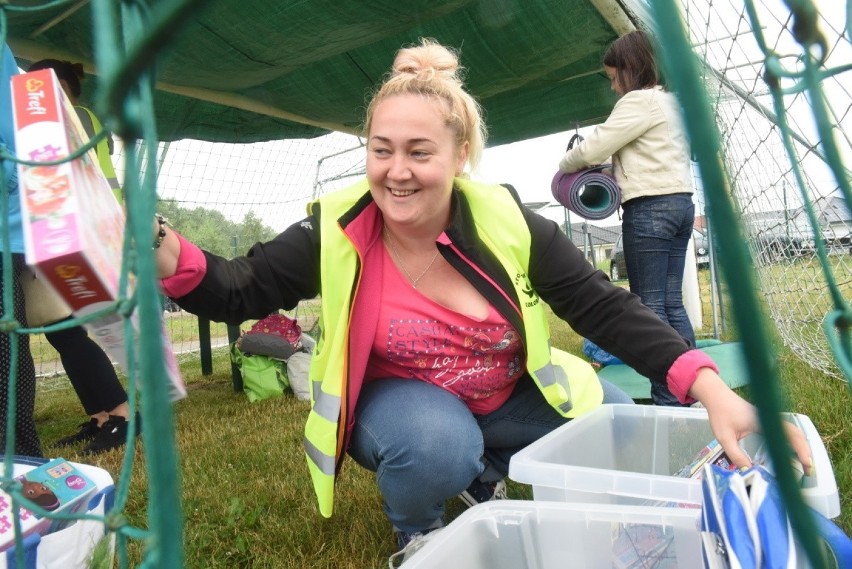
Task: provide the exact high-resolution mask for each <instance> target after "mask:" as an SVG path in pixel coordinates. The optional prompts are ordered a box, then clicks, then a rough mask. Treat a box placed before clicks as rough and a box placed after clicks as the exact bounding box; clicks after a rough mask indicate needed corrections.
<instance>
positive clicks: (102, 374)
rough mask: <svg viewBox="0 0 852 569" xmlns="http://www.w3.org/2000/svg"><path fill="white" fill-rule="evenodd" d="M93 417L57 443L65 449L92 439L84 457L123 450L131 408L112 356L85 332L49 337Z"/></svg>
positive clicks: (63, 332) (61, 332) (79, 328)
mask: <svg viewBox="0 0 852 569" xmlns="http://www.w3.org/2000/svg"><path fill="white" fill-rule="evenodd" d="M45 336H46V337H47V341H48V342H50V345H51V346H53V347H54V349H55V350H56V351H57V352H59V358H60V360H61V361H62V366H63V367H64V368H65V373H66V374H68V379H69V380H70V381H71V385H72V386H73V387H74V391H76V392H77V397H78V398H79V399H80V403H82V405H83V409H84V410H85V411H86V413H87V414H88V415H89V416H90V420H89V422H88V423H83V424H82V425H81V426H80V430H79V431H78V432H77V433H75V434H73V435H70V436H68V437H65V438H64V439H61V440H59V441H58V442H57V444H58V445H60V446H63V445H67V444H73V443H76V442H80V441H83V440H89V439H92V443H91V444H89V445H88V446H87V447H86V448H85V449H84V453H92V454H95V453H98V452H103V451H105V450H109V449H112V448H118V447H120V446H122V445H123V444H124V442H125V440H126V435H127V421H128V419H129V417H130V408H129V406H128V404H127V392H126V391H125V390H124V387H122V385H121V383H120V382H119V380H118V375H116V372H115V368H114V367H113V365H112V362H111V361H110V359H109V356H107V354H106V353H105V352H104V351H103V350H102V349H101V347H100V346H98V345H97V344H96V343H95V341H94V340H92V339H91V338H90V337H89V334H88V333H87V332H86V330H85V328H83V327H82V326H74V327H71V328H67V329H65V330H58V331H55V332H49V333H47V334H45Z"/></svg>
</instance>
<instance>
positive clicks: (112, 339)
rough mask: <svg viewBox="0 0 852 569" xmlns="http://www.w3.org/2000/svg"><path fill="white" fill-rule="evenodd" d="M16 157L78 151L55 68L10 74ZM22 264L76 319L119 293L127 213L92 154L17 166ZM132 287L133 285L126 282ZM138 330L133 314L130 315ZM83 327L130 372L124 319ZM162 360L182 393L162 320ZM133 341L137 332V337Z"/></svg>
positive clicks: (80, 138) (72, 116)
mask: <svg viewBox="0 0 852 569" xmlns="http://www.w3.org/2000/svg"><path fill="white" fill-rule="evenodd" d="M12 102H13V107H14V118H15V143H16V146H17V151H18V156H20V157H21V158H24V159H26V160H31V161H38V162H50V161H57V160H61V159H63V158H66V157H67V156H69V155H71V154H72V153H73V152H75V151H76V150H77V149H78V148H80V147H81V146H82V145H83V144H84V141H87V140H88V136H87V135H86V133H85V131H84V130H83V127H82V125H81V124H80V121H79V119H78V118H77V113H76V112H75V111H74V108H73V106H72V105H71V103H70V101H69V100H68V98H67V97H66V95H65V93H64V92H63V90H62V88H61V86H60V84H59V81H58V80H57V78H56V75H55V74H54V72H53V70H52V69H44V70H39V71H34V72H31V73H24V74H21V75H15V76H13V77H12ZM18 174H19V183H20V190H21V191H20V195H21V210H22V212H23V216H22V217H23V229H24V242H25V246H26V260H27V264H28V265H30V266H31V267H33V270H34V271H35V272H36V273H37V274H38V275H39V277H40V278H42V279H44V280H45V282H47V283H48V284H49V285H50V286H51V287H52V288H53V289H54V290H55V291H56V292H57V293H58V294H59V296H61V297H62V298H63V299H64V300H65V302H66V303H67V304H68V306H70V307H71V309H72V311H73V312H74V315H75V316H86V315H89V314H92V313H93V312H97V311H98V310H102V309H103V308H105V307H108V306H110V305H111V304H112V303H113V302H115V300H116V299H117V298H118V297H119V290H118V284H119V276H120V270H121V261H122V246H123V240H124V224H125V219H124V212H123V210H122V208H121V205H120V204H119V203H118V201H117V200H116V199H115V195H114V194H113V192H112V189H111V188H110V187H109V183H108V182H107V181H106V178H104V175H103V173H102V172H101V170H100V167H99V166H98V161H97V158H96V156H95V153H94V151H93V150H92V151H89V152H87V153H85V154H84V155H83V156H81V157H80V158H79V159H76V160H73V161H70V162H64V163H61V164H58V165H43V164H42V165H38V166H25V165H21V164H19V165H18ZM130 286H132V283H131V285H130ZM131 319H132V321H133V328H134V330H136V333H137V334H138V330H139V325H138V321H137V317H136V315H135V313H134V315H133V316H132V317H131ZM86 327H87V328H88V329H89V331H90V332H91V333H92V335H93V336H94V338H95V340H96V341H97V342H98V343H99V344H100V345H101V347H103V348H104V350H105V351H106V352H107V354H109V356H110V358H111V359H112V360H114V361H116V362H118V364H119V366H121V367H122V369H124V370H125V372H127V371H128V366H127V353H126V348H125V338H124V321H123V320H122V318H121V317H120V316H119V315H118V314H115V313H113V314H109V315H107V316H104V317H102V318H99V319H97V320H94V321H92V322H88V323H87V324H86ZM161 329H162V331H163V333H162V347H163V359H164V362H165V365H166V369H167V372H168V375H169V378H170V380H171V382H170V383H171V385H170V389H171V397H172V399H173V400H175V399H180V398H182V397H185V396H186V388H185V386H184V384H183V380H182V378H181V376H180V372H179V370H178V366H177V361H176V359H175V357H174V351H173V350H172V348H171V345H170V343H169V340H168V336H167V335H166V333H165V321H163V320H162V315H161ZM136 340H137V343H138V337H137V338H136Z"/></svg>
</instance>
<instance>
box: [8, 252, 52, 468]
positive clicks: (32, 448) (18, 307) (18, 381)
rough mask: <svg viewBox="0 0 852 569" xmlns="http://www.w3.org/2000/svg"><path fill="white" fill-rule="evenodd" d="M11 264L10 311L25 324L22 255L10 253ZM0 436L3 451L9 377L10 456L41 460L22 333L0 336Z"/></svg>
mask: <svg viewBox="0 0 852 569" xmlns="http://www.w3.org/2000/svg"><path fill="white" fill-rule="evenodd" d="M12 265H13V269H14V272H15V277H14V278H13V279H12V285H13V287H14V292H13V299H14V300H13V302H14V306H13V310H14V316H15V320H17V321H18V322H20V323H22V324H24V325H26V321H27V318H26V314H25V310H24V306H25V305H24V291H23V290H22V289H21V285H20V283H19V282H18V275H19V274H20V271H21V269H22V268H23V266H24V256H23V254H20V253H14V254H12ZM2 276H3V267H2V263H0V279H2ZM0 313H3V314H5V313H6V307H4V306H3V295H2V294H0ZM15 341H17V342H18V362H17V366H16V368H15V370H12V367H11V366H12V342H15ZM0 373H2V374H3V377H2V378H0V437H2V443H1V444H3V445H4V448H5V444H6V411H7V409H8V407H7V405H8V402H9V387H10V381H11V380H12V375H13V373H14V379H15V445H14V453H15V454H20V455H24V456H35V457H41V456H42V453H41V443H40V442H39V439H38V433H37V432H36V428H35V420H34V419H33V411H34V410H35V394H36V385H35V382H36V377H35V364H34V363H33V356H32V353H31V352H30V337H29V336H28V335H26V334H23V335H17V334H10V333H6V332H3V333H0Z"/></svg>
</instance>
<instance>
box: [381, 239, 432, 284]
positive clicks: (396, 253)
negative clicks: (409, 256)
mask: <svg viewBox="0 0 852 569" xmlns="http://www.w3.org/2000/svg"><path fill="white" fill-rule="evenodd" d="M384 234H385V237H386V239H385V241H386V242H387V244H388V245H390V250H391V253H393V256H394V259H396V260H397V262H398V263H399V268H400V269H402V272H403V273H405V276H406V277H408V280H409V281H410V282H411V286H413V287H414V288H417V283H418V282H420V279H422V278H423V277H424V276H426V273H428V272H429V269H431V268H432V265H434V264H435V261H436V260H437V259H438V253H439V251H437V250H436V251H435V256H434V257H432V260H431V261H429V264H428V265H426V268H425V269H423V272H422V273H420V275H419V276H418V277H417V278H416V279H415V278H412V276H411V273H409V272H408V269H407V268H406V267H405V263H403V262H402V256H401V255H400V254H399V251H397V249H396V245H394V239H393V236H392V235H391V234H390V231H388V228H387V227H385V228H384Z"/></svg>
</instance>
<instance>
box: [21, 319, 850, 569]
mask: <svg viewBox="0 0 852 569" xmlns="http://www.w3.org/2000/svg"><path fill="white" fill-rule="evenodd" d="M552 327H553V340H554V342H553V343H554V345H557V346H559V347H562V348H565V349H567V350H569V351H571V352H574V353H577V354H579V353H581V352H580V347H581V339H580V338H579V337H578V336H577V335H576V334H574V333H573V332H572V331H571V330H570V329H569V328H568V326H567V325H565V324H564V323H562V322H561V321H559V320H557V319H555V318H554V319H552ZM777 353H778V361H779V365H780V370H781V376H782V377H781V384H780V386H779V387H780V388H781V389H783V391H784V393H785V395H786V399H787V401H789V405H788V409H789V410H790V411H794V412H797V413H803V414H805V415H808V416H809V417H810V418H811V420H812V421H813V422H814V424H815V425H816V427H817V429H818V430H819V432H820V434H821V435H822V437H823V440H824V442H825V445H826V447H827V448H828V452H829V454H830V456H831V459H832V462H833V466H834V473H835V477H836V479H837V482H838V486H839V488H840V496H841V507H842V510H843V513H842V514H841V516H840V517H839V518H838V520H836V521H838V523H839V524H840V525H841V526H842V527H843V528H844V530H845V531H846V532H847V533H852V510H850V504H852V427H850V425H852V395H850V389H849V387H848V386H847V385H846V383H844V382H841V381H838V380H836V379H830V378H826V377H825V376H824V375H823V374H821V373H819V372H815V371H814V370H812V369H811V368H809V367H808V366H807V364H806V363H803V362H801V361H799V360H798V359H796V358H795V357H793V356H792V355H791V354H790V353H789V352H788V351H787V350H785V349H783V348H778V350H777ZM182 370H183V374H184V377H185V380H186V381H187V384H188V387H189V396H188V397H187V398H186V399H184V400H182V401H180V402H178V403H177V404H176V405H175V406H174V416H175V422H176V439H177V447H178V449H179V463H180V477H181V481H182V484H181V496H182V503H181V504H179V505H178V504H163V505H161V507H166V508H172V509H173V511H174V515H176V516H181V517H182V519H183V529H184V538H183V544H184V554H185V558H186V562H185V566H186V567H188V568H198V569H202V568H204V569H212V568H219V567H221V568H226V567H227V568H234V567H238V568H290V567H292V568H304V567H311V568H329V569H332V568H333V569H348V568H352V569H355V568H358V569H363V568H380V567H386V566H387V557H388V556H389V555H390V554H392V553H393V552H394V549H395V542H394V539H393V538H392V535H391V527H390V524H389V522H388V521H387V519H386V518H385V516H384V514H383V513H382V506H381V497H380V495H379V493H378V491H377V487H376V484H375V481H374V479H373V474H372V473H370V472H367V471H365V470H363V469H362V468H360V467H359V466H357V465H356V464H355V463H354V461H352V460H348V461H347V462H346V465H345V466H344V469H343V472H342V474H341V477H340V479H339V481H338V483H337V491H336V502H335V514H334V516H333V517H332V518H331V519H324V518H322V517H321V516H320V515H319V513H318V510H317V507H316V501H315V498H314V494H313V489H312V486H311V482H310V478H309V474H308V470H307V467H306V464H305V458H304V455H303V449H302V433H303V427H304V421H305V418H306V416H307V412H308V403H307V402H303V401H297V400H296V399H295V398H294V397H292V395H285V396H284V397H281V398H278V399H272V400H266V401H261V402H258V403H254V404H252V403H249V402H248V400H247V399H246V397H245V396H244V395H243V394H242V393H236V392H234V389H233V385H232V382H231V376H230V362H229V360H228V359H227V355H226V353H225V351H224V350H215V351H214V371H213V374H212V375H209V376H202V375H201V374H200V366H199V363H198V362H197V361H192V360H190V361H186V362H184V363H183V364H182ZM50 382H51V383H52V384H53V385H52V387H51V388H50V389H45V390H40V391H39V396H38V401H37V409H36V420H37V423H38V428H39V432H40V434H41V437H42V440H43V443H44V445H45V452H46V454H47V455H49V456H63V457H64V458H66V459H69V460H76V461H80V462H87V463H89V464H94V465H96V466H99V467H101V468H104V469H106V470H108V471H109V472H110V473H111V474H112V475H113V478H114V479H115V480H118V478H119V475H120V474H121V468H122V459H123V453H122V452H119V451H114V452H112V453H107V454H105V455H102V456H99V457H96V458H94V459H84V458H83V457H81V456H79V455H78V454H77V451H78V450H79V447H77V448H66V449H56V448H54V447H52V446H51V443H52V442H53V441H55V440H57V439H58V438H60V437H61V436H63V435H66V434H68V433H70V432H73V431H74V430H75V429H76V427H77V425H78V424H79V423H80V422H82V421H83V420H85V417H84V416H83V411H82V409H81V407H80V405H79V402H78V401H77V399H76V396H75V394H74V392H73V390H71V388H70V386H68V384H67V381H64V380H63V379H59V380H50ZM744 395H745V396H748V394H747V393H744ZM151 444H156V441H151V440H144V441H142V442H139V443H137V448H136V455H135V462H134V466H133V470H132V476H131V484H130V488H129V493H128V502H127V505H126V506H125V508H124V510H123V511H124V514H125V515H126V517H127V520H128V523H130V524H131V525H134V526H137V527H142V528H144V527H146V526H147V521H146V513H147V508H148V503H149V501H150V500H156V499H157V497H156V496H149V495H148V492H147V484H146V467H145V459H144V454H143V452H142V445H151ZM509 492H510V495H511V496H512V497H513V498H521V499H529V498H531V490H530V488H529V487H527V486H524V485H521V484H518V483H514V482H510V485H509ZM462 510H463V506H462V504H461V502H459V501H458V500H455V499H454V500H450V501H449V502H448V511H447V514H448V515H447V518H448V521H449V520H451V519H453V518H454V517H456V516H457V515H458V514H459V513H460V512H461V511H462ZM128 543H129V545H128V547H127V561H128V563H129V564H130V565H132V566H135V565H137V564H139V563H140V562H141V560H142V558H143V553H144V551H143V548H144V542H140V541H138V540H129V541H128Z"/></svg>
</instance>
